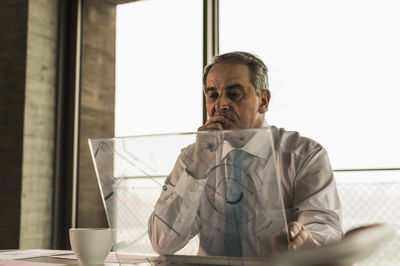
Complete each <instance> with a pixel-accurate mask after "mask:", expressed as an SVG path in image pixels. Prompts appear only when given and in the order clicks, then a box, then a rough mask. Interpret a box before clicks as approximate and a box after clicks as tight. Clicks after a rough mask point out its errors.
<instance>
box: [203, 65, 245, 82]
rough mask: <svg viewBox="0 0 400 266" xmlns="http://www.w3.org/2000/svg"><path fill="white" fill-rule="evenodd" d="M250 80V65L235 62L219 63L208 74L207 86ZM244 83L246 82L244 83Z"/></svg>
mask: <svg viewBox="0 0 400 266" xmlns="http://www.w3.org/2000/svg"><path fill="white" fill-rule="evenodd" d="M246 82H250V71H249V68H248V66H246V65H244V64H235V63H217V64H215V65H214V66H213V67H212V68H211V69H210V71H209V72H208V75H207V80H206V85H207V87H209V86H213V87H219V86H227V85H229V84H230V83H241V84H243V83H246ZM243 85H244V84H243Z"/></svg>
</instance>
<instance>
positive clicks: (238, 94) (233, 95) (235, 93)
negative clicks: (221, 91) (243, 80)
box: [227, 90, 242, 101]
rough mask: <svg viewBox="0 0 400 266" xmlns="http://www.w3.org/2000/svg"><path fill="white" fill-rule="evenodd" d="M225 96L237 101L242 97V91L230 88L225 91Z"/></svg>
mask: <svg viewBox="0 0 400 266" xmlns="http://www.w3.org/2000/svg"><path fill="white" fill-rule="evenodd" d="M227 96H228V97H229V99H231V100H233V101H237V100H239V99H241V98H242V92H241V91H239V90H232V91H229V92H228V93H227Z"/></svg>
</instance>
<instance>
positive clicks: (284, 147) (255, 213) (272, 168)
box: [148, 126, 343, 257]
mask: <svg viewBox="0 0 400 266" xmlns="http://www.w3.org/2000/svg"><path fill="white" fill-rule="evenodd" d="M268 137H270V139H273V141H270V143H272V144H273V145H262V144H261V143H266V142H267V143H268V141H266V140H268V139H267V138H268ZM233 149H234V147H232V146H231V145H230V143H229V142H228V141H224V143H223V146H222V149H221V152H220V154H219V155H218V156H217V157H219V158H216V166H213V167H210V169H209V171H208V175H207V178H205V179H195V178H193V177H192V176H191V175H190V174H189V173H188V172H187V171H186V168H187V166H188V165H189V163H190V162H191V158H192V155H193V151H194V145H190V146H188V147H186V148H184V149H182V151H181V154H180V156H179V158H178V159H177V161H176V164H175V166H174V169H173V171H172V172H171V174H170V175H169V176H168V177H167V179H166V181H165V185H164V186H163V190H162V192H161V195H160V198H159V200H158V201H157V203H156V205H155V208H154V211H153V213H152V215H151V216H150V218H149V222H148V233H149V237H150V241H151V243H152V246H153V249H154V250H155V251H156V252H157V253H159V254H161V255H163V254H173V253H174V252H176V251H178V250H180V249H181V248H183V247H184V246H185V245H186V244H187V243H188V242H189V240H190V239H191V238H193V237H194V236H196V235H197V234H199V237H200V247H199V252H198V253H199V255H216V256H217V255H223V250H224V247H223V245H224V239H223V235H224V233H223V230H224V223H225V221H224V219H223V217H224V206H225V198H224V196H223V195H225V190H226V189H225V185H222V184H226V180H227V176H228V172H229V171H230V170H229V165H230V162H229V156H227V154H228V153H229V152H230V151H232V150H233ZM240 149H241V150H243V151H245V152H247V153H248V154H249V156H247V158H246V159H245V160H244V161H243V165H244V166H243V168H244V169H246V170H245V172H244V173H245V175H244V176H245V178H244V179H243V187H244V188H245V190H246V191H247V192H248V193H245V194H244V203H245V212H246V213H245V214H244V215H245V217H246V218H244V219H245V221H246V223H245V236H244V237H243V239H242V241H243V256H245V257H254V256H267V255H268V254H269V253H270V252H271V249H272V248H271V238H272V237H273V234H272V233H271V232H273V233H274V234H277V233H279V232H281V231H282V229H283V228H284V225H285V221H284V220H285V219H286V222H288V223H289V222H291V221H298V222H300V223H302V224H303V225H305V227H306V228H307V229H308V230H309V231H310V232H311V234H312V236H313V238H314V239H315V240H316V242H318V243H319V244H326V243H329V242H332V241H339V240H340V239H341V237H342V234H343V232H342V229H341V223H342V222H341V206H340V200H339V197H338V193H337V189H336V184H335V180H334V176H333V172H332V168H331V166H330V162H329V159H328V155H327V152H326V151H325V149H324V148H323V147H322V146H321V145H320V144H318V143H317V142H315V141H313V140H311V139H308V138H305V137H302V136H300V135H299V133H297V132H293V131H285V130H284V129H278V128H276V127H274V126H271V127H270V129H269V130H257V134H255V136H253V137H252V138H251V139H250V140H249V141H248V142H247V143H246V144H245V145H244V146H243V147H241V148H240ZM272 150H274V151H275V153H273V152H272ZM271 154H273V155H274V156H275V157H276V158H275V159H274V158H273V156H271ZM277 173H278V174H277ZM277 175H278V176H279V179H277ZM277 180H280V183H281V184H280V186H279V187H278V184H277V182H279V181H277ZM279 190H280V191H281V194H279ZM246 191H245V192H246ZM279 195H282V197H281V198H280V197H279ZM282 201H283V204H284V208H285V210H286V211H285V212H283V211H282V209H283V208H282Z"/></svg>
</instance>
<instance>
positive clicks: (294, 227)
mask: <svg viewBox="0 0 400 266" xmlns="http://www.w3.org/2000/svg"><path fill="white" fill-rule="evenodd" d="M288 228H289V239H290V240H293V239H294V238H295V237H296V236H297V235H298V234H299V233H300V232H301V231H302V230H303V226H302V224H300V223H298V222H292V223H290V224H289V225H288Z"/></svg>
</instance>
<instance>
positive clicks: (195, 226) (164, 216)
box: [148, 147, 205, 255]
mask: <svg viewBox="0 0 400 266" xmlns="http://www.w3.org/2000/svg"><path fill="white" fill-rule="evenodd" d="M188 150H190V147H189V148H187V149H184V150H182V153H181V155H180V156H179V158H178V160H177V161H176V164H175V166H174V169H173V171H172V172H171V174H170V175H169V176H168V177H167V179H166V181H165V184H164V186H163V190H162V192H161V195H160V197H159V199H158V201H157V203H156V205H155V207H154V211H153V213H152V214H151V216H150V218H149V222H148V230H149V232H148V233H149V238H150V242H151V244H152V246H153V249H154V251H156V252H157V253H159V254H161V255H164V254H172V253H174V252H176V251H178V250H180V249H181V248H183V247H184V246H185V245H186V244H187V243H188V242H189V240H190V239H191V238H192V237H194V236H195V235H196V234H197V233H198V231H199V217H198V209H199V202H200V197H201V194H202V192H203V190H204V184H205V179H203V180H197V179H195V178H193V177H191V176H190V175H189V174H188V173H187V171H186V168H187V165H188V162H189V161H190V156H189V155H188Z"/></svg>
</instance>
